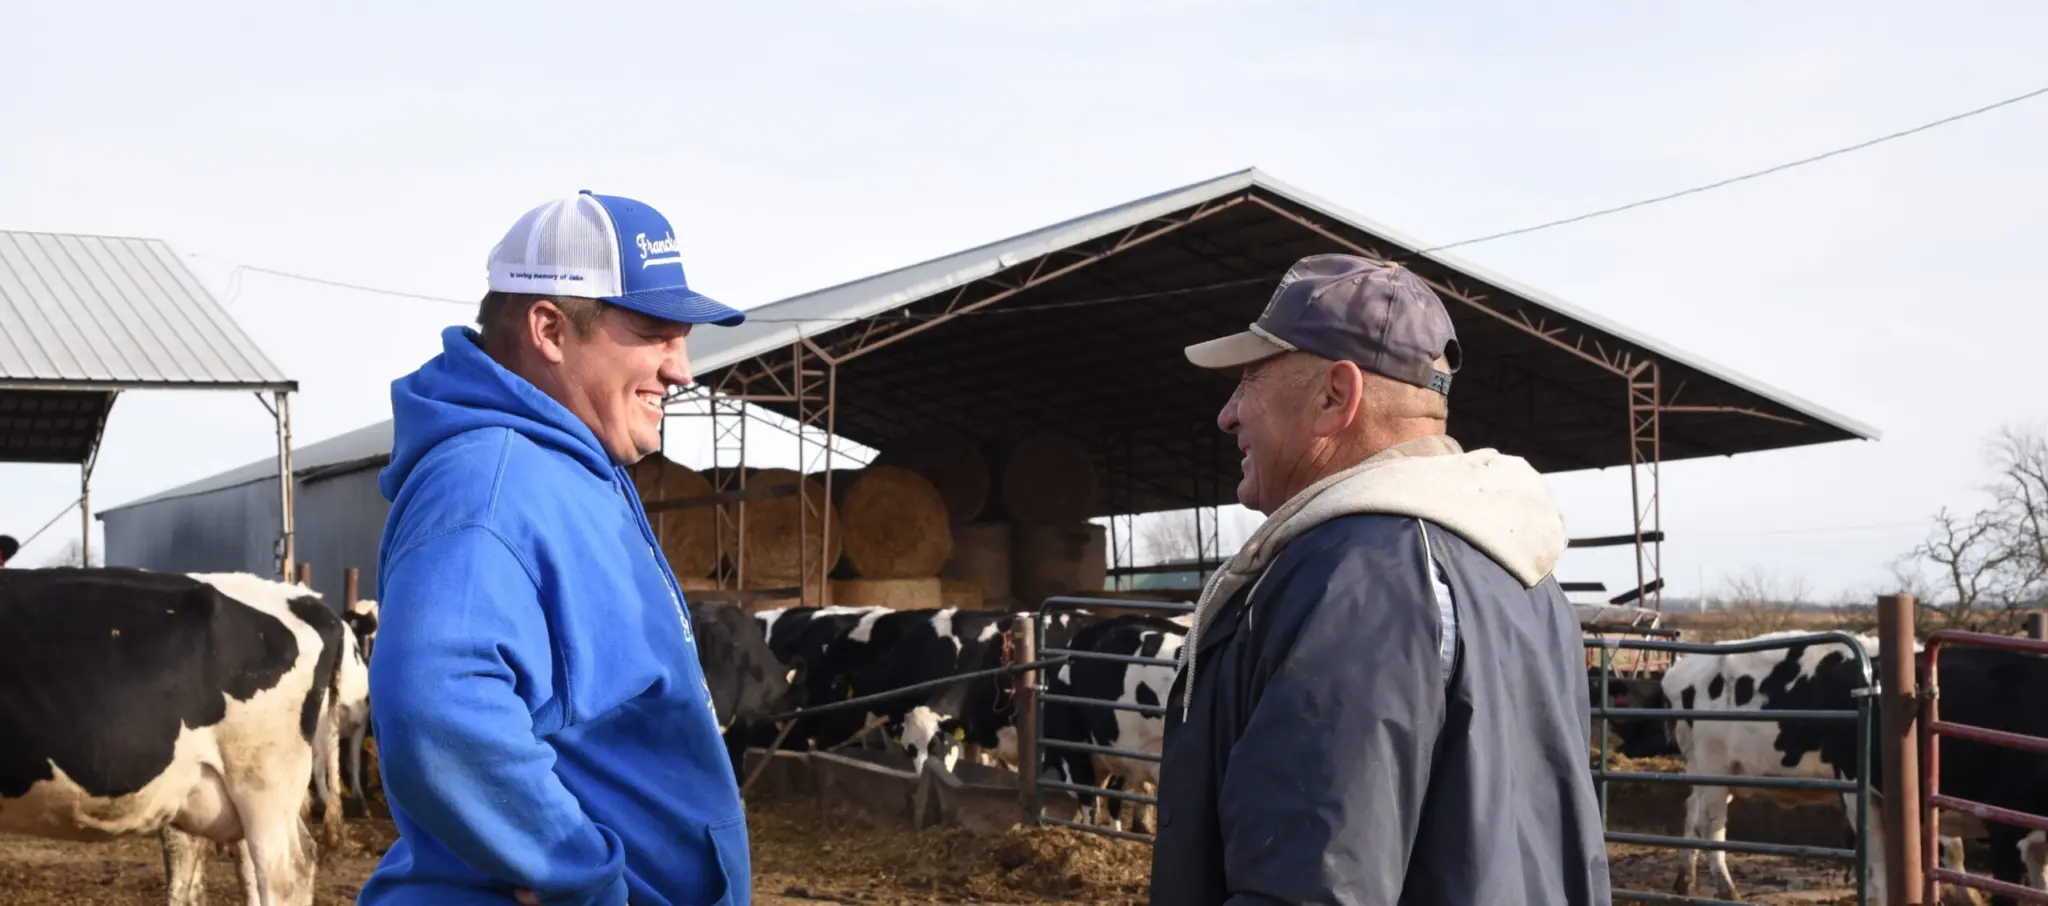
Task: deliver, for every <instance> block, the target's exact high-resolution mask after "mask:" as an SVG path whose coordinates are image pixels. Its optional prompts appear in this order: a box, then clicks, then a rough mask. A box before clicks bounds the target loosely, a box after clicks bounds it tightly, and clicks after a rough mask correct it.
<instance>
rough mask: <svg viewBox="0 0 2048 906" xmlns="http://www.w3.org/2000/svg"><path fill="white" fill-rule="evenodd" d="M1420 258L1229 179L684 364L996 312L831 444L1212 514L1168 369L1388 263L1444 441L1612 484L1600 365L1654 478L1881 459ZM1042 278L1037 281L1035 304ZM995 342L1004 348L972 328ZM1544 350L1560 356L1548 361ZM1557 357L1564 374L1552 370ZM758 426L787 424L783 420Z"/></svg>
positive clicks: (245, 473)
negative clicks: (1069, 433) (1102, 469)
mask: <svg viewBox="0 0 2048 906" xmlns="http://www.w3.org/2000/svg"><path fill="white" fill-rule="evenodd" d="M1241 202H1250V203H1241ZM1161 224H1165V225H1167V226H1169V227H1172V228H1173V230H1172V232H1173V235H1170V236H1167V237H1166V238H1165V239H1163V240H1161V241H1156V242H1146V243H1143V244H1142V245H1141V244H1139V243H1134V242H1130V241H1129V237H1131V236H1133V235H1136V234H1137V233H1138V232H1140V231H1145V230H1156V231H1157V233H1159V234H1164V233H1165V232H1166V230H1165V229H1159V225H1161ZM1146 235H1148V236H1149V235H1153V234H1152V233H1147V234H1146ZM1428 247H1429V246H1428V245H1427V244H1426V243H1422V242H1420V241H1417V240H1415V239H1412V238H1409V237H1407V236H1405V235H1403V234H1400V233H1398V232H1396V231H1394V230H1391V229H1388V228H1387V227H1385V226H1383V225H1380V224H1378V223H1375V222H1373V221H1370V220H1367V219H1365V218H1363V217H1359V216H1358V215H1356V214H1353V213H1351V212H1349V211H1346V210H1344V209H1343V208H1340V207H1338V206H1336V205H1333V204H1331V203H1329V202H1327V201H1324V200H1322V199H1320V198H1317V197H1316V196H1314V195H1311V194H1309V193H1307V192H1303V191H1301V190H1299V189H1296V188H1294V187H1292V186H1289V185H1287V184H1286V183H1283V182H1281V181H1279V180H1276V179H1274V178H1272V177H1271V176H1269V175H1267V174H1265V173H1264V172H1262V171H1260V170H1257V169H1247V170H1242V171H1238V172H1235V173H1231V174H1227V175H1225V176H1221V177H1218V178H1215V179H1210V180H1205V181H1203V182H1199V183H1195V184H1192V185H1188V186H1183V187H1181V188H1177V189H1173V190H1170V191H1167V192H1161V193H1159V194H1156V195H1151V196H1148V197H1145V198H1141V199H1138V200H1136V201H1132V202H1128V203H1125V204H1121V205H1117V206H1115V207H1111V208H1107V209H1104V210H1101V211H1097V212H1095V213H1092V214H1088V215H1085V216H1082V217H1077V218H1073V219H1071V220H1067V221H1064V222H1061V223H1057V224H1053V225H1051V226H1047V227H1044V228H1041V229H1037V230H1032V231H1030V232H1027V233H1023V234H1020V235H1017V236H1013V237H1010V238H1008V239H1003V240H1000V241H997V242H992V243H988V244H985V245H981V246H977V247H975V248H971V249H968V250H965V251H962V252H957V253H954V254H951V255H946V256H943V257H940V258H934V259H931V260H929V261H924V262H921V263H918V264H913V265H910V266H907V267H902V268H898V269H895V270H891V271H887V272H884V273H881V274H877V275H875V276H872V277H867V278H864V279H860V280H855V281H851V282H848V283H843V284H840V285H837V286H832V287H828V288H825V289H821V290H816V291H813V292H809V293H805V294H802V295H799V296H794V297H791V298H788V299H784V300H781V301H778V302H774V303H771V304H768V305H762V306H757V307H754V308H751V309H749V310H748V320H747V323H745V324H743V325H740V326H738V327H735V328H721V329H712V330H704V331H700V332H698V333H697V334H696V335H694V336H693V337H692V339H691V344H690V345H691V360H692V364H693V365H694V366H695V369H696V371H697V373H698V380H699V381H700V382H701V383H703V384H705V385H716V384H718V383H719V381H720V380H721V378H722V377H723V376H724V375H725V374H726V372H729V371H731V370H733V369H735V368H739V367H755V366H758V365H761V364H762V363H763V362H766V361H767V360H768V359H771V358H774V357H775V356H776V355H777V354H779V353H780V352H781V351H784V350H787V349H788V348H789V347H790V345H791V344H792V343H794V342H796V341H797V340H798V339H799V338H809V339H811V340H812V341H814V342H818V343H822V344H832V343H838V344H842V345H845V344H848V343H857V342H858V341H859V339H860V338H862V337H865V336H868V335H872V334H874V333H875V332H876V329H877V328H878V327H880V328H883V330H884V332H886V330H887V329H888V328H891V327H901V326H902V325H903V324H904V323H908V322H910V321H914V320H918V319H934V320H936V319H938V318H939V316H940V313H942V312H943V311H945V310H947V309H948V308H950V307H956V306H958V305H960V304H961V302H962V300H967V301H970V302H971V300H972V299H973V298H975V297H976V296H981V297H987V296H989V295H991V294H993V293H996V292H1001V294H1002V295H1003V296H1004V298H1003V299H1002V300H1001V302H1000V303H999V304H998V305H996V306H992V307H991V308H990V309H988V311H990V312H991V313H993V312H996V311H1007V312H1010V313H1011V314H1013V315H1014V317H1007V318H993V319H990V318H976V317H961V318H955V319H953V320H951V321H949V322H947V323H943V324H936V325H932V326H930V327H929V328H928V329H927V328H920V329H923V330H925V332H924V333H923V335H922V336H920V337H919V338H918V341H917V342H905V343H899V344H895V345H892V346H890V347H888V348H887V349H885V350H874V351H872V352H871V353H870V354H864V355H862V356H861V357H860V358H859V359H858V360H857V361H852V362H847V363H844V364H842V365H841V366H840V367H839V376H838V383H839V391H838V415H837V419H836V425H837V430H838V432H839V433H840V434H841V435H843V436H846V437H848V438H851V439H853V440H856V441H859V442H861V443H863V444H866V445H869V446H873V447H877V448H881V449H886V448H887V446H888V443H889V442H890V441H891V440H892V439H894V438H896V437H900V436H904V435H905V433H906V432H911V431H914V430H917V429H920V428H925V427H947V428H953V429H956V430H966V431H967V432H968V433H971V434H977V435H984V434H986V433H987V431H988V430H995V429H999V428H1000V427H1002V426H1001V425H1000V424H999V423H1000V422H1001V421H1002V419H1000V418H995V417H992V415H993V414H994V413H997V412H1018V413H1023V416H1022V417H1023V418H1024V419H1026V420H1036V421H1037V422H1038V423H1040V424H1043V425H1046V426H1050V427H1058V428H1068V429H1070V430H1077V433H1079V431H1080V430H1082V429H1090V428H1100V429H1103V430H1115V431H1118V432H1122V433H1123V434H1124V435H1125V436H1126V437H1131V438H1137V439H1138V440H1139V441H1141V442H1142V449H1144V450H1146V451H1148V452H1146V453H1143V454H1142V458H1143V459H1144V460H1145V461H1146V463H1147V464H1149V465H1152V466H1156V467H1157V468H1158V469H1159V470H1160V473H1159V474H1156V475H1149V476H1143V477H1144V478H1145V479H1146V480H1147V481H1148V482H1149V486H1150V487H1152V488H1153V489H1154V492H1151V493H1147V494H1143V495H1141V497H1140V499H1138V500H1136V501H1133V503H1135V504H1136V505H1137V506H1138V507H1139V508H1140V511H1148V510H1153V509H1164V508H1171V507H1176V506H1192V505H1196V504H1197V503H1203V502H1228V501H1227V500H1222V499H1217V500H1211V499H1210V498H1213V497H1219V496H1220V497H1222V498H1227V497H1228V496H1229V493H1230V492H1229V488H1228V483H1227V482H1226V483H1223V484H1222V485H1221V486H1216V487H1211V488H1208V489H1206V490H1195V489H1192V488H1190V489H1189V490H1187V491H1176V492H1165V491H1161V490H1160V489H1162V488H1163V487H1164V486H1165V485H1167V484H1172V485H1175V486H1181V487H1185V486H1186V485H1187V482H1186V474H1187V472H1188V470H1189V468H1190V465H1191V464H1192V465H1194V467H1195V468H1210V467H1220V466H1223V465H1229V466H1234V464H1235V456H1234V451H1231V452H1232V453H1233V455H1231V456H1227V457H1225V456H1222V452H1223V451H1221V450H1219V449H1217V446H1218V445H1216V444H1214V443H1213V440H1214V439H1213V438H1208V437H1207V435H1209V434H1214V433H1215V429H1214V422H1213V419H1214V415H1215V410H1216V407H1217V406H1218V405H1220V404H1221V402H1222V401H1223V399H1224V397H1226V396H1227V395H1228V393H1229V384H1228V382H1227V381H1224V380H1222V379H1220V378H1217V377H1216V376H1214V375H1209V374H1206V373H1203V372H1197V371H1194V370H1193V369H1192V368H1190V367H1188V366H1186V365H1185V363H1184V362H1182V361H1181V359H1180V349H1181V347H1182V346H1184V345H1186V344H1187V343H1190V342H1196V341H1199V340H1202V339H1208V338H1210V337H1213V336H1217V335H1219V332H1225V331H1235V330H1241V329H1243V325H1244V324H1245V323H1247V322H1249V321H1251V320H1252V319H1253V318H1255V317H1256V316H1257V314H1258V312H1259V310H1260V309H1261V308H1263V307H1264V305H1265V302H1266V299H1267V297H1268V295H1269V294H1270V292H1271V287H1272V285H1273V283H1274V282H1275V281H1277V279H1278V276H1279V274H1280V273H1281V272H1283V271H1284V270H1285V269H1286V267H1287V266H1288V265H1289V264H1291V263H1292V262H1293V261H1294V260H1296V259H1297V258H1299V257H1301V256H1302V255H1306V254H1314V253H1318V252H1328V251H1347V250H1353V249H1357V248H1364V249H1369V250H1371V251H1373V252H1375V253H1378V254H1381V255H1382V256H1383V257H1399V258H1402V259H1404V263H1405V264H1406V265H1407V266H1408V267H1410V268H1411V269H1413V270H1415V271H1416V272H1417V273H1418V274H1420V275H1422V276H1424V277H1425V278H1426V279H1429V280H1430V281H1431V282H1432V283H1434V284H1437V285H1438V286H1439V287H1440V292H1443V293H1446V294H1447V295H1446V299H1445V302H1446V304H1447V305H1448V306H1449V307H1450V309H1451V313H1452V317H1453V320H1454V322H1455V323H1456V327H1457V330H1458V333H1459V336H1460V339H1461V341H1463V343H1464V346H1465V349H1466V356H1467V360H1468V364H1467V366H1466V368H1465V370H1464V371H1463V372H1462V373H1460V375H1459V376H1458V383H1457V387H1458V391H1457V393H1456V394H1455V395H1454V397H1453V409H1452V428H1451V430H1452V434H1453V435H1454V436H1457V437H1458V438H1459V439H1460V440H1461V441H1463V442H1465V443H1466V444H1467V446H1481V445H1483V446H1498V447H1500V448H1501V449H1503V450H1505V451H1507V452H1511V453H1518V454H1520V455H1525V456H1528V457H1529V458H1530V459H1531V461H1532V462H1533V463H1535V464H1536V466H1537V467H1538V468H1539V469H1543V470H1545V471H1559V470H1569V469H1578V468H1589V467H1592V468H1597V467H1604V466H1609V465H1618V464H1626V463H1627V462H1628V461H1629V449H1628V440H1627V438H1628V433H1629V429H1628V423H1627V420H1626V419H1625V418H1624V417H1623V413H1624V411H1625V409H1626V406H1627V401H1628V388H1627V386H1626V384H1625V383H1623V382H1622V381H1620V380H1619V379H1617V378H1614V377H1613V375H1612V374H1611V372H1610V371H1608V370H1603V369H1601V368H1600V367H1598V366H1597V365H1595V364H1591V363H1592V362H1594V361H1596V360H1597V358H1598V357H1614V356H1627V357H1631V358H1635V359H1648V360H1654V361H1656V362H1658V363H1659V365H1660V367H1661V368H1662V369H1663V380H1664V381H1665V382H1666V384H1668V385H1670V386H1672V387H1674V388H1676V389H1675V390H1674V391H1673V393H1672V394H1669V395H1682V396H1683V397H1684V399H1685V400H1687V401H1688V402H1689V403H1690V405H1687V406H1684V407H1673V410H1672V411H1674V412H1677V411H1680V410H1681V408H1682V409H1683V411H1684V412H1685V417H1684V418H1683V419H1682V423H1680V422H1679V421H1674V422H1673V423H1671V424H1667V425H1666V426H1665V427H1664V428H1663V442H1662V446H1663V458H1664V459H1667V460H1670V459H1681V458H1688V457H1695V456H1709V455H1732V454H1735V453H1742V452H1751V451H1756V450H1766V449H1775V448H1781V447H1789V446H1798V445H1802V444H1810V443H1823V442H1829V441H1837V440H1847V439H1876V438H1877V437H1878V432H1877V431H1876V430H1875V429H1874V428H1871V427H1869V426H1867V425H1865V424H1862V423H1861V422H1858V421H1855V420H1852V419H1849V418H1847V417H1845V416H1842V415H1839V414H1837V413H1835V412H1832V411H1829V410H1827V409H1825V408H1822V407H1820V406H1818V405H1815V404H1813V403H1811V402H1808V401H1806V400H1803V399H1800V398H1799V397H1797V396H1794V395H1793V394H1791V393H1788V392H1786V391H1784V390H1782V389H1778V388H1775V387H1771V386H1768V385H1766V384H1764V383H1763V382H1761V381H1757V380H1755V379H1752V378H1749V377H1746V376H1743V375H1740V374H1737V373H1735V372H1733V371H1731V370H1729V369H1727V368H1724V367H1722V366H1719V365H1716V364H1714V363H1712V362H1709V361H1707V360H1706V359H1704V358H1701V357H1699V356H1697V355H1694V354H1691V353H1688V352H1684V351H1682V350H1679V349H1676V348H1675V347H1672V346H1670V345H1668V344H1666V343H1664V342H1662V341H1659V340H1656V339H1653V338H1650V337H1647V336H1644V335H1642V334H1639V333H1637V332H1635V331H1632V330H1630V329H1628V328H1626V327H1623V326H1622V325H1619V324H1616V323H1614V322H1612V321H1610V320H1608V319H1606V318H1603V317H1600V316H1597V315H1594V314H1591V313H1589V312H1586V311H1584V310H1582V309H1579V308H1577V307H1575V306H1573V305H1570V304H1569V303H1566V302H1564V301H1562V300H1560V299H1558V298H1556V297H1554V296H1551V295H1549V294H1547V293H1543V292H1541V291H1538V290H1535V289H1532V288H1530V287H1527V286H1524V285H1521V284H1519V283H1516V282H1514V281H1512V280H1509V279H1507V278H1505V277H1502V276H1499V275H1497V274H1494V273H1492V272H1490V271H1487V270H1485V269H1483V268H1479V267H1477V266H1474V265H1472V264H1469V263H1466V262H1464V261H1462V260H1459V259H1457V258H1455V257H1453V256H1450V255H1446V254H1442V253H1424V254H1417V252H1418V250H1420V249H1424V248H1428ZM1084 261H1085V262H1091V263H1088V264H1087V265H1086V266H1081V264H1080V262H1084ZM1047 273H1051V274H1054V276H1052V277H1051V278H1050V279H1048V280H1044V281H1042V282H1037V281H1039V278H1040V277H1041V276H1042V275H1045V274H1047ZM1105 300H1107V301H1108V304H1097V303H1103V302H1105ZM1482 301H1483V303H1484V305H1482ZM1461 302H1462V303H1463V304H1461ZM1487 306H1491V307H1487ZM1510 320H1516V321H1518V322H1519V323H1515V324H1512V325H1511V324H1510V323H1508V322H1509V321H1510ZM991 322H993V323H995V324H999V325H1000V326H1001V328H1002V329H1000V330H978V329H976V328H975V326H974V325H975V324H976V323H984V324H986V323H991ZM1544 334H1548V335H1549V336H1550V338H1551V339H1549V340H1545V339H1543V338H1542V335H1544ZM1560 337H1563V338H1567V339H1566V340H1564V341H1563V342H1562V344H1561V343H1560V341H1559V340H1558V338H1560ZM1571 344H1577V347H1578V348H1577V349H1576V353H1577V354H1576V355H1575V354H1574V351H1573V350H1572V349H1567V348H1565V347H1566V346H1569V345H1571ZM1595 349H1597V350H1598V356H1595V354H1594V350H1595ZM1147 380H1150V381H1152V382H1153V383H1151V384H1147V383H1145V381H1147ZM1666 402H1667V403H1668V402H1669V400H1668V399H1667V400H1666ZM1091 405H1092V407H1093V408H1089V407H1090V406H1091ZM764 408H770V409H775V410H777V411H780V412H782V413H784V414H793V410H792V408H791V407H790V406H787V405H780V404H773V403H770V404H766V405H765V406H764ZM390 431H391V428H390V423H389V422H384V423H380V424H378V425H372V426H370V427H368V428H364V429H360V430H358V431H355V432H351V433H350V434H347V435H343V436H342V437H338V438H335V439H333V440H331V441H326V442H323V443H321V444H315V445H312V446H309V447H307V448H305V449H304V450H302V451H301V452H300V454H299V456H298V462H299V463H300V465H301V468H302V471H301V474H302V475H303V474H305V471H304V470H313V469H320V468H354V467H362V466H364V465H369V464H372V463H374V462H378V461H381V457H382V456H384V455H386V454H388V452H389V449H390ZM344 440H348V441H349V442H348V443H346V444H344V443H342V442H343V441H344ZM330 444H333V445H335V446H333V447H331V448H330V447H329V446H328V445H330ZM365 444H368V445H369V446H364V445H365ZM1223 446H1227V444H1226V445H1223ZM372 448H374V449H372ZM1221 459H1228V460H1229V462H1227V463H1224V462H1221V461H1220V460H1221ZM1112 465H1113V466H1114V464H1112ZM264 466H265V464H264V463H260V462H259V463H253V464H251V465H249V466H244V467H242V468H240V469H237V470H234V471H231V472H228V473H223V474H222V475H219V476H215V477H214V478H210V479H206V480H205V481H201V482H196V483H194V484H191V485H186V486H184V487H181V488H177V489H173V490H171V491H166V492H163V493H160V494H157V495H153V496H151V497H148V498H144V499H143V500H139V501H135V502H134V503H130V504H125V505H124V506H135V505H138V504H141V503H145V502H151V501H156V500H163V499H168V498H172V497H179V496H184V495H187V494H193V493H199V492H202V491H205V490H211V489H214V488H218V487H226V486H231V485H233V484H238V483H241V482H243V481H254V480H259V479H261V478H264V477H267V475H268V473H267V472H265V471H264ZM1143 467H1145V466H1143V465H1141V468H1143ZM1169 474H1170V475H1171V476H1177V477H1169ZM115 509H120V508H119V507H117V508H115ZM109 512H111V510H110V511H109Z"/></svg>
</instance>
